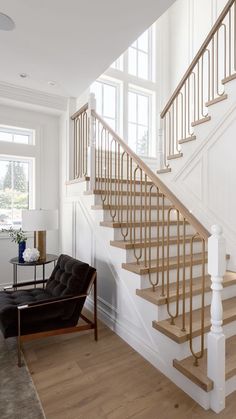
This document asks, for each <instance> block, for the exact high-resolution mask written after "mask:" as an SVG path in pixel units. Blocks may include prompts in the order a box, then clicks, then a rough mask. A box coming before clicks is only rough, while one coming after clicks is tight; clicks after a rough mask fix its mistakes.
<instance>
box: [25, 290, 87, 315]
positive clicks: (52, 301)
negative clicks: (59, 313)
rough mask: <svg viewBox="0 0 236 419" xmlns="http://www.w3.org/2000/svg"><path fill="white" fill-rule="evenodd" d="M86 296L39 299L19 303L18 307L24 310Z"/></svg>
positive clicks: (85, 295)
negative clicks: (27, 302) (33, 301)
mask: <svg viewBox="0 0 236 419" xmlns="http://www.w3.org/2000/svg"><path fill="white" fill-rule="evenodd" d="M85 297H88V294H80V295H74V296H70V297H60V298H56V299H53V300H50V301H47V300H46V301H45V300H42V301H37V302H35V303H29V304H22V305H19V306H17V309H18V310H20V311H22V310H27V309H31V308H36V307H43V306H50V305H53V304H57V303H62V302H64V301H73V300H79V299H80V298H85Z"/></svg>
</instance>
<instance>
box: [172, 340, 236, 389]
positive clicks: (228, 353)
mask: <svg viewBox="0 0 236 419" xmlns="http://www.w3.org/2000/svg"><path fill="white" fill-rule="evenodd" d="M206 355H207V350H206V349H205V351H204V356H203V358H202V359H200V360H199V365H198V367H196V366H194V365H193V357H192V356H189V357H187V358H184V359H182V360H181V361H179V360H177V359H174V361H173V366H174V367H175V368H176V369H177V370H178V371H180V372H181V373H182V374H183V375H185V376H186V377H187V378H189V379H190V380H191V381H193V382H194V383H195V384H197V385H198V386H199V387H201V388H202V389H203V390H205V391H207V392H208V391H210V390H212V388H213V386H214V383H213V382H212V380H211V379H210V378H208V377H207V356H206ZM225 358H226V359H225V380H226V381H227V380H229V379H230V378H232V377H234V376H235V375H236V335H235V336H232V337H230V338H228V339H226V342H225Z"/></svg>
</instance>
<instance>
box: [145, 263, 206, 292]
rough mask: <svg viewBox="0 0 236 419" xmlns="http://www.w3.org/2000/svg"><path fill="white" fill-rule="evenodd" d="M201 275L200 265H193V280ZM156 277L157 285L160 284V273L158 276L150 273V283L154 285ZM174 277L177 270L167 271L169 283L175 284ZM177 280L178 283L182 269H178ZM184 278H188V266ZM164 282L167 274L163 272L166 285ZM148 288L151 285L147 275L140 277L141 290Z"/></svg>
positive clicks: (181, 276) (181, 275)
mask: <svg viewBox="0 0 236 419" xmlns="http://www.w3.org/2000/svg"><path fill="white" fill-rule="evenodd" d="M206 273H207V265H206ZM201 274H202V266H201V265H194V266H193V278H198V277H200V276H201ZM157 276H158V278H159V284H162V272H159V273H158V275H157V273H156V272H154V273H151V274H150V278H151V281H152V282H153V283H155V282H156V279H157ZM176 276H177V270H176V269H171V270H170V271H169V281H170V283H173V282H174V283H175V282H176ZM179 278H180V281H182V278H183V268H180V269H179ZM185 278H186V279H189V278H190V267H189V266H188V267H186V268H185ZM166 282H167V272H166V271H165V272H164V283H165V284H166ZM150 286H151V285H150V281H149V274H144V275H141V288H142V289H143V288H148V287H150Z"/></svg>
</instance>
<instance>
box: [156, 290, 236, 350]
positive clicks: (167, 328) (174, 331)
mask: <svg viewBox="0 0 236 419" xmlns="http://www.w3.org/2000/svg"><path fill="white" fill-rule="evenodd" d="M235 305H236V297H232V298H230V299H227V300H224V301H223V324H228V323H230V322H232V321H234V320H236V310H235ZM204 311H205V314H204V318H205V327H204V332H205V333H206V332H208V331H209V330H210V325H211V322H210V305H208V306H206V307H205V310H204ZM185 319H186V332H183V331H182V330H181V328H182V316H179V317H178V318H177V319H175V324H174V325H171V324H170V320H161V321H159V322H158V321H156V320H154V321H153V323H152V325H153V327H154V328H155V329H157V330H158V331H159V332H162V333H163V334H165V335H166V336H168V337H169V338H170V339H172V340H174V341H175V342H177V343H183V342H187V341H188V340H189V313H186V315H185ZM200 334H201V309H197V310H194V311H193V337H196V336H199V335H200Z"/></svg>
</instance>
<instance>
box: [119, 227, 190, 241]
mask: <svg viewBox="0 0 236 419" xmlns="http://www.w3.org/2000/svg"><path fill="white" fill-rule="evenodd" d="M134 229H135V237H136V239H140V237H141V234H140V233H141V230H142V238H144V237H145V227H142V228H140V226H137V227H132V229H131V228H130V227H128V228H127V227H123V228H122V232H123V235H125V236H126V240H127V241H128V240H129V239H130V237H131V236H132V239H133V237H134ZM157 229H158V228H157V227H156V226H152V227H151V237H152V238H156V237H157ZM131 230H132V232H131ZM177 230H178V229H177V226H176V225H171V226H170V230H169V231H170V236H172V237H176V236H177ZM146 232H147V233H146V234H147V237H149V236H150V230H149V226H148V227H146ZM126 233H127V235H126ZM166 234H167V226H164V237H166ZM190 234H193V229H192V227H191V226H189V225H188V226H186V235H190ZM123 235H122V234H121V229H120V228H114V240H123V239H124V236H123ZM161 237H162V227H159V238H161Z"/></svg>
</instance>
